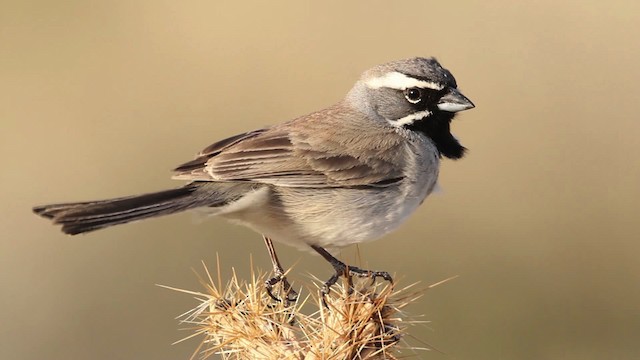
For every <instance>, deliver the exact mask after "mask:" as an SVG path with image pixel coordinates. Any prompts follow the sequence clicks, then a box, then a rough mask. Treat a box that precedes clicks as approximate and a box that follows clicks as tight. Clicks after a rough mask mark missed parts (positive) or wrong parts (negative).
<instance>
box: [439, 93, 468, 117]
mask: <svg viewBox="0 0 640 360" xmlns="http://www.w3.org/2000/svg"><path fill="white" fill-rule="evenodd" d="M474 107H476V106H475V105H473V103H472V102H471V100H469V99H467V97H466V96H464V95H462V93H461V92H460V91H458V89H454V88H449V91H447V93H446V94H444V96H443V97H441V98H440V101H438V109H440V110H442V111H447V112H458V111H464V110H469V109H473V108H474Z"/></svg>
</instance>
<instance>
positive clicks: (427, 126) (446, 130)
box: [405, 110, 467, 160]
mask: <svg viewBox="0 0 640 360" xmlns="http://www.w3.org/2000/svg"><path fill="white" fill-rule="evenodd" d="M454 116H455V114H454V113H451V112H446V111H439V110H436V111H433V113H432V114H431V115H430V116H428V117H427V118H426V119H421V120H416V121H414V122H413V123H412V124H410V125H405V127H406V128H407V129H409V130H413V131H419V132H421V133H423V134H425V135H426V136H427V137H429V138H430V139H431V141H433V143H434V144H435V145H436V148H437V149H438V151H439V152H440V157H442V156H444V157H446V158H449V159H453V160H457V159H460V158H462V157H463V156H464V153H465V151H466V150H467V149H466V148H465V147H464V146H462V145H460V143H459V142H458V140H456V138H455V137H453V135H452V134H451V130H450V124H451V120H453V117H454Z"/></svg>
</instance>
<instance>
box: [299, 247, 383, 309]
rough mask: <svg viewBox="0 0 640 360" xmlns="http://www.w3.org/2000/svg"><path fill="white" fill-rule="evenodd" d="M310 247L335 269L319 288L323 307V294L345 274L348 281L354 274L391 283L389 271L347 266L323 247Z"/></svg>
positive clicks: (326, 293) (324, 302) (325, 304)
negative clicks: (379, 278)
mask: <svg viewBox="0 0 640 360" xmlns="http://www.w3.org/2000/svg"><path fill="white" fill-rule="evenodd" d="M311 248H312V249H313V250H315V251H316V252H317V253H318V254H320V255H321V256H322V257H323V258H324V259H325V260H327V261H328V262H329V263H330V264H331V266H333V269H334V270H335V274H333V276H331V277H330V278H329V280H327V281H326V282H325V283H324V286H323V287H322V290H321V293H322V303H323V304H324V306H325V307H327V303H326V301H325V296H327V295H328V294H329V292H330V291H331V286H333V285H334V284H335V283H336V282H337V281H338V278H339V277H340V276H345V277H346V278H347V279H348V280H349V281H351V277H352V276H354V275H355V276H359V277H370V278H371V279H372V280H373V281H375V280H376V278H378V277H381V278H383V279H385V280H386V281H388V282H390V283H393V278H391V275H389V273H388V272H386V271H371V270H364V269H360V268H358V267H355V266H348V265H346V264H345V263H343V262H342V261H340V260H338V259H336V258H335V257H334V256H333V255H331V254H330V253H329V252H328V251H327V250H325V249H323V248H322V247H320V246H317V245H311Z"/></svg>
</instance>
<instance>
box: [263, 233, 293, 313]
mask: <svg viewBox="0 0 640 360" xmlns="http://www.w3.org/2000/svg"><path fill="white" fill-rule="evenodd" d="M262 238H263V239H264V243H265V245H267V250H268V251H269V257H270V258H271V264H272V265H273V274H274V276H273V277H272V278H271V279H269V280H267V281H266V282H265V284H264V286H265V288H266V290H267V294H269V296H271V298H272V299H273V300H275V301H283V300H282V299H281V298H279V297H277V296H275V295H274V294H273V286H274V285H276V284H278V283H282V288H283V290H284V301H285V304H286V305H289V303H292V302H296V301H297V300H298V293H296V292H295V291H294V290H293V288H292V287H291V284H289V281H288V280H287V277H286V276H285V273H284V270H283V269H282V265H280V260H278V255H276V249H275V248H274V247H273V241H271V239H270V238H268V237H266V236H265V235H262Z"/></svg>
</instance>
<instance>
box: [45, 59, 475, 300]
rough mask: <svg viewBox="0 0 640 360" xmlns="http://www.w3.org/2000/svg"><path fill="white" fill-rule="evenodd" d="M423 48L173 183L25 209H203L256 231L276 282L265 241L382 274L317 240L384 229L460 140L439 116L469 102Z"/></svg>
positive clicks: (419, 196)
mask: <svg viewBox="0 0 640 360" xmlns="http://www.w3.org/2000/svg"><path fill="white" fill-rule="evenodd" d="M473 107H474V105H473V103H472V102H471V101H469V99H467V98H466V97H465V96H463V95H462V94H461V93H460V92H459V91H458V89H457V84H456V80H455V79H454V77H453V75H451V73H450V72H449V71H448V70H446V69H444V68H443V67H442V66H441V65H440V64H439V63H438V62H437V61H436V60H435V59H433V58H412V59H406V60H399V61H394V62H390V63H387V64H383V65H379V66H376V67H374V68H372V69H370V70H368V71H366V72H365V73H364V74H362V76H361V78H360V80H359V81H358V82H356V84H355V85H354V87H353V88H352V89H351V91H349V93H348V94H347V96H346V97H345V98H344V99H343V100H342V101H340V102H338V103H337V104H335V105H333V106H330V107H328V108H326V109H323V110H320V111H317V112H314V113H311V114H309V115H305V116H302V117H299V118H297V119H294V120H291V121H287V122H284V123H281V124H278V125H275V126H273V127H269V128H264V129H260V130H255V131H251V132H247V133H244V134H239V135H236V136H232V137H230V138H227V139H224V140H221V141H219V142H216V143H215V144H213V145H210V146H209V147H207V148H205V149H204V150H202V151H201V152H200V153H199V154H198V156H197V158H196V159H195V160H192V161H189V162H187V163H185V164H182V165H180V166H178V167H177V168H176V169H175V172H176V174H175V176H174V178H175V179H179V180H187V181H189V183H188V184H187V185H185V186H183V187H180V188H177V189H172V190H165V191H160V192H155V193H150V194H145V195H135V196H129V197H123V198H117V199H109V200H100V201H89V202H78V203H65V204H54V205H44V206H38V207H35V208H34V209H33V210H34V211H35V212H36V213H37V214H39V215H41V216H43V217H46V218H49V219H52V220H53V222H54V223H56V224H61V225H62V231H63V232H65V233H67V234H79V233H84V232H89V231H93V230H98V229H101V228H105V227H108V226H111V225H117V224H124V223H128V222H131V221H135V220H141V219H145V218H148V217H153V216H160V215H167V214H172V213H176V212H180V211H184V210H188V209H193V208H205V209H207V210H208V211H209V212H210V213H211V214H213V215H219V216H222V217H225V218H227V219H230V220H233V221H236V222H240V223H242V224H244V225H247V226H249V227H251V228H253V229H254V230H256V231H257V232H259V233H261V234H263V236H264V239H265V242H266V244H267V247H268V249H269V253H270V255H271V259H272V263H273V265H274V271H275V277H274V278H273V279H271V280H270V281H269V282H268V284H267V287H268V289H269V293H270V294H271V290H270V286H273V285H274V284H276V283H277V282H279V281H284V284H285V291H287V294H293V295H294V296H295V292H293V290H292V289H290V286H289V284H288V282H286V279H285V278H284V275H283V271H282V267H281V266H280V264H279V262H278V259H277V257H276V255H275V251H274V248H273V244H272V243H271V239H274V240H276V241H280V242H283V243H286V244H289V245H294V246H297V247H298V248H306V249H308V248H309V247H310V248H312V249H313V250H315V251H316V252H318V253H319V254H320V255H322V256H323V257H324V258H325V259H327V260H328V261H329V262H330V263H331V265H332V266H333V267H334V269H335V275H334V276H332V277H331V279H329V281H328V282H327V283H326V286H325V288H324V291H325V292H326V291H328V290H329V288H330V286H331V285H332V284H334V283H335V282H336V280H337V279H338V277H339V276H341V275H345V276H350V275H353V274H358V275H369V276H373V277H374V278H375V277H376V276H382V277H384V278H385V279H387V280H391V277H390V276H389V275H388V274H387V273H386V272H375V271H367V270H362V269H359V268H356V267H347V266H346V265H345V264H344V263H342V262H341V261H339V260H338V259H336V258H335V257H333V256H332V255H331V254H330V253H329V252H328V251H327V250H325V248H338V247H342V246H346V245H350V244H355V243H359V242H363V241H368V240H373V239H376V238H379V237H381V236H383V235H385V234H387V233H388V232H390V231H392V230H394V229H396V228H397V227H398V226H399V225H400V224H401V223H402V222H403V221H404V220H405V219H407V217H408V216H409V215H410V214H411V213H412V212H413V211H414V210H415V209H416V208H417V207H418V206H419V205H420V204H421V203H422V202H423V200H424V199H425V198H426V197H427V195H429V194H430V193H431V191H432V190H433V188H434V187H435V185H436V180H437V178H438V170H439V163H440V158H441V157H442V156H444V157H447V158H451V159H458V158H460V157H462V156H463V154H464V151H465V148H464V147H462V146H461V145H460V143H459V142H458V141H457V140H456V138H455V137H453V135H451V132H450V131H449V125H450V122H451V120H452V119H453V117H454V115H455V113H456V112H458V111H462V110H466V109H470V108H473Z"/></svg>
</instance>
